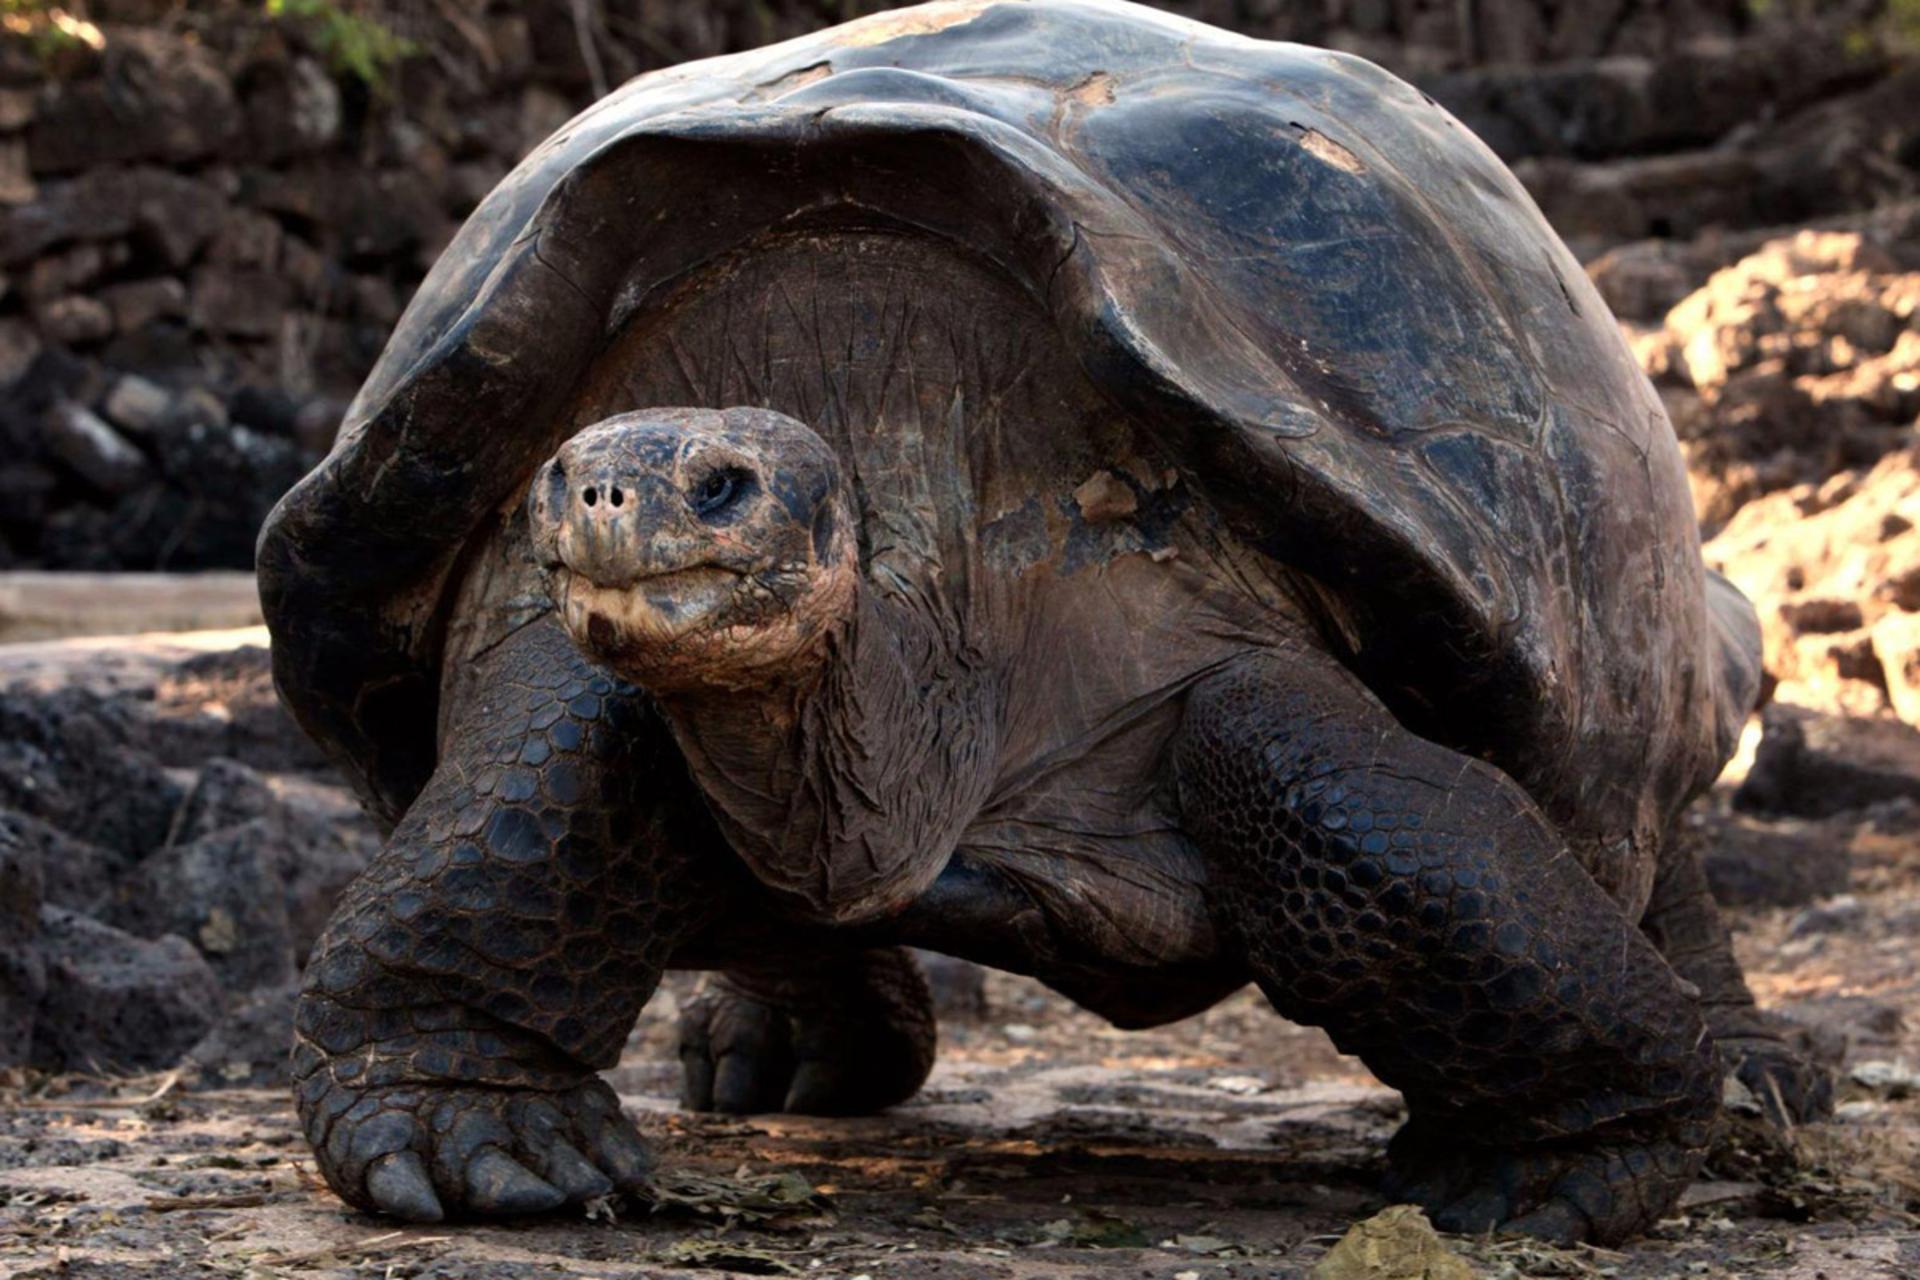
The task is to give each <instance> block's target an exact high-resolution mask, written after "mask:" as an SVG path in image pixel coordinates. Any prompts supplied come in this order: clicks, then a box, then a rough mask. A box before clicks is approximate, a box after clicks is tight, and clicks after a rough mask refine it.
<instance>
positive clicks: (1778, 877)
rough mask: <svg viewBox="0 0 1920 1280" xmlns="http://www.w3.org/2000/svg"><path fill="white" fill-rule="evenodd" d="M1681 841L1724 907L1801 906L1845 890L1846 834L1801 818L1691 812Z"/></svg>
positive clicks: (1718, 809) (1709, 809) (1713, 808)
mask: <svg viewBox="0 0 1920 1280" xmlns="http://www.w3.org/2000/svg"><path fill="white" fill-rule="evenodd" d="M1680 835H1681V839H1682V840H1684V841H1686V842H1687V843H1688V844H1689V845H1691V846H1692V847H1693V848H1694V849H1695V850H1696V851H1697V853H1698V856H1699V858H1700V863H1701V866H1702V868H1703V869H1704V870H1705V871H1706V875H1707V885H1708V887H1709V888H1711V889H1712V890H1713V897H1714V900H1715V901H1716V902H1718V903H1719V904H1720V905H1721V906H1723V907H1736V908H1743V909H1744V908H1768V907H1798V906H1804V905H1806V904H1807V903H1810V902H1813V901H1816V900H1817V899H1820V898H1825V897H1830V896H1832V895H1834V894H1838V893H1843V892H1845V891H1846V888H1847V873H1848V856H1847V836H1848V832H1847V831H1846V830H1844V829H1836V828H1835V827H1834V826H1833V825H1832V824H1829V823H1824V822H1816V821H1810V820H1807V819H1803V818H1784V817H1772V818H1769V819H1766V820H1764V821H1763V820H1761V819H1758V818H1755V817H1753V816H1751V815H1750V814H1745V813H1735V812H1730V811H1728V810H1727V809H1725V808H1724V807H1722V806H1718V805H1703V806H1700V807H1698V808H1696V809H1694V810H1692V811H1690V812H1689V813H1688V814H1687V816H1686V818H1685V819H1684V820H1683V822H1682V824H1681V829H1680Z"/></svg>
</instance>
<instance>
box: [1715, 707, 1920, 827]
mask: <svg viewBox="0 0 1920 1280" xmlns="http://www.w3.org/2000/svg"><path fill="white" fill-rule="evenodd" d="M1761 719H1762V723H1763V725H1764V732H1763V733H1762V736H1761V738H1760V746H1759V748H1758V750H1757V751H1756V752H1755V753H1754V759H1753V767H1752V768H1751V769H1750V770H1749V771H1748V773H1747V777H1746V780H1745V781H1744V782H1742V783H1741V784H1740V788H1739V790H1738V791H1736V792H1735V793H1734V798H1733V803H1734V807H1735V808H1736V809H1740V810H1742V811H1745V812H1749V813H1763V814H1789V815H1793V816H1796V817H1805V818H1825V817H1831V816H1833V815H1835V814H1840V813H1845V812H1848V811H1850V810H1857V809H1865V808H1868V807H1870V806H1873V805H1876V804H1881V803H1884V802H1887V801H1892V800H1908V801H1916V800H1920V730H1916V729H1914V728H1913V727H1911V726H1909V725H1906V724H1902V723H1901V722H1899V721H1897V720H1892V719H1869V718H1865V717H1858V716H1830V715H1822V714H1820V713H1819V712H1816V711H1811V710H1808V709H1807V708H1804V707H1795V706H1790V705H1786V704H1781V703H1775V704H1774V705H1773V706H1770V707H1768V708H1767V709H1766V711H1765V712H1763V713H1762V717H1761Z"/></svg>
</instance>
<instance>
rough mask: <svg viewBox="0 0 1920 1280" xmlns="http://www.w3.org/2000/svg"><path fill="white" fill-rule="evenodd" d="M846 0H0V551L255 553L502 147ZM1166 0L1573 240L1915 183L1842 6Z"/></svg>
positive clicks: (1766, 216)
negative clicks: (1284, 54) (1408, 137)
mask: <svg viewBox="0 0 1920 1280" xmlns="http://www.w3.org/2000/svg"><path fill="white" fill-rule="evenodd" d="M875 7H881V6H876V5H874V4H872V3H871V0H865V2H864V3H862V2H859V0H856V3H854V4H851V5H849V4H844V3H840V2H839V0H713V2H710V3H662V2H660V0H590V2H589V3H586V4H584V5H575V4H572V3H558V2H555V0H535V3H531V4H506V3H495V2H491V0H433V2H431V3H429V2H428V0H380V2H379V3H373V2H371V0H368V2H366V3H360V2H357V0H271V2H269V0H250V2H247V3H242V2H240V0H190V2H188V3H178V2H167V0H99V2H98V3H92V4H89V5H81V4H79V3H78V2H77V0H76V3H75V4H74V6H73V11H72V13H68V12H66V11H61V10H56V9H53V8H51V7H49V4H48V2H47V0H19V3H18V4H17V5H16V6H14V7H13V8H10V9H9V10H8V12H9V14H11V15H12V16H11V17H10V18H9V19H8V24H9V25H8V27H7V29H6V30H5V31H4V33H0V268H4V278H3V283H0V388H4V391H0V567H4V566H8V565H43V566H47V567H74V568H157V567H165V568H192V567H201V566H228V567H238V568H244V567H247V566H249V565H250V563H251V554H252V543H253V535H254V531H255V529H256V528H257V527H258V524H259V522H260V520H261V518H262V517H263V516H264V514H265V512H266V511H267V510H268V508H269V507H270V506H271V504H272V502H273V501H274V499H275V498H276V497H277V496H278V494H279V493H281V492H282V491H283V490H284V489H285V488H286V486H287V485H288V484H290V483H292V481H293V480H294V479H296V478H297V477H298V476H299V475H300V474H301V473H302V472H303V471H304V470H305V469H306V468H307V467H308V466H310V465H311V464H312V463H313V462H314V461H315V460H316V459H317V458H318V457H319V455H320V454H321V452H323V451H324V449H325V447H326V444H327V442H328V440H329V439H330V437H331V434H332V431H333V429H334V426H335V424H336V423H337V422H338V420H339V417H340V414H341V412H342V411H343V409H344V405H345V401H346V399H347V398H348V397H350V396H351V394H352V392H353V390H354V388H355V387H356V386H357V385H358V383H359V381H360V379H361V378H362V377H363V376H364V374H365V372H366V370H367V369H368V367H369V366H370V364H371V362H372V360H373V358H374V357H375V355H376V354H377V353H378V351H379V349H380V346H381V344H382V342H383V341H384V339H385V336H386V333H387V332H388V330H389V329H390V328H391V326H392V324H393V322H394V320H395V319H396V318H397V317H398V315H399V312H400V309H401V308H402V307H403V306H404V304H405V302H406V300H407V298H408V296H409V294H410V292H411V290H412V289H413V288H414V286H415V285H416V284H417V282H418V281H419V279H420V277H421V276H422V274H423V273H424V272H425V270H426V268H427V267H428V265H429V264H430V263H431V262H432V260H433V258H434V256H435V255H436V254H437V253H438V252H439V250H440V248H441V247H442V246H443V245H444V244H445V243H446V242H447V240H448V238H449V237H450V236H451V234H452V232H453V230H454V229H455V228H456V227H457V226H458V225H459V222H460V220H461V219H462V218H463V217H465V216H466V214H467V213H468V212H470V211H471V210H472V208H473V207H474V205H475V204H476V203H477V202H478V201H479V199H480V198H481V197H482V196H484V194H485V193H486V192H487V191H488V190H489V189H490V188H491V186H492V185H493V184H494V183H495V182H496V181H497V180H498V179H499V178H500V177H501V176H502V175H503V174H504V173H505V172H506V171H507V169H508V168H509V167H510V166H511V165H512V164H513V163H514V161H515V160H516V159H517V158H518V157H519V156H520V155H522V154H523V153H524V152H525V151H526V150H527V149H528V148H530V147H531V146H532V145H533V144H535V143H536V142H538V141H539V140H540V139H542V138H543V137H545V136H546V135H547V134H548V133H549V132H550V131H552V130H553V129H554V128H555V127H557V126H558V125H559V124H560V123H562V122H563V121H564V120H566V119H567V118H568V117H569V116H570V115H571V114H572V113H573V112H574V111H576V110H577V109H578V108H579V107H581V106H582V105H584V104H585V103H587V102H589V101H591V100H592V99H593V98H594V97H596V96H598V94H599V93H600V92H601V91H603V90H604V88H605V87H606V86H609V85H613V84H617V83H619V82H620V81H622V80H624V79H626V78H627V77H629V76H631V75H634V74H638V73H640V72H642V71H645V70H648V69H651V68H654V67H658V66H662V65H666V64H668V63H672V62H677V61H681V60H684V59H687V58H695V57H704V56H708V55H712V54H716V53H722V52H727V51H731V50H735V49H740V48H745V47H750V46H754V45H758V44H763V43H766V42H767V41H769V40H774V39H780V38H784V37H787V36H792V35H797V34H800V33H802V32H805V31H808V30H811V29H814V28H816V27H819V26H822V25H826V24H827V23H829V22H833V21H838V20H840V19H841V18H843V17H846V16H849V15H850V14H851V13H852V12H855V11H858V10H860V9H863V8H867V9H870V8H875ZM1167 7H1169V8H1174V9H1177V10H1179V11H1181V12H1183V13H1187V14H1189V15H1191V16H1194V17H1197V18H1200V19H1202V20H1205V21H1208V22H1213V23H1216V24H1219V25H1223V26H1228V27H1232V28H1235V29H1238V30H1241V31H1245V32H1248V33H1250V34H1254V35H1259V36H1265V37H1270V38H1285V39H1300V40H1307V41H1313V42H1318V43H1324V44H1328V45H1332V46H1335V47H1340V48H1345V49H1349V50H1352V51H1355V52H1359V53H1363V54H1365V55H1367V56H1370V57H1373V58H1376V59H1377V60H1379V61H1382V62H1384V63H1386V64H1387V65H1389V66H1391V67H1392V68H1394V69H1395V70H1398V71H1400V72H1402V73H1403V74H1407V75H1409V76H1411V77H1413V78H1414V79H1416V80H1417V81H1418V82H1419V83H1421V84H1422V85H1423V86H1425V87H1426V88H1427V89H1428V90H1429V91H1430V92H1431V93H1433V94H1434V95H1435V96H1436V97H1437V98H1438V99H1439V100H1440V101H1442V102H1443V103H1445V104H1446V105H1447V106H1449V107H1450V108H1451V109H1453V110H1454V111H1455V112H1456V113H1458V114H1459V115H1461V116H1462V118H1463V119H1465V120H1466V121H1467V122H1468V123H1469V124H1470V125H1471V126H1472V127H1473V128H1475V129H1476V130H1477V131H1479V132H1480V133H1481V134H1482V136H1483V137H1485V138H1487V140H1488V141H1489V142H1490V144H1491V145H1493V146H1494V148H1495V149H1496V150H1497V151H1499V152H1500V153H1501V154H1502V155H1503V156H1504V157H1506V158H1507V159H1508V160H1509V161H1511V162H1513V163H1514V164H1515V165H1516V167H1517V168H1518V170H1519V171H1520V173H1521V174H1522V176H1523V178H1524V179H1525V180H1526V181H1527V182H1528V183H1529V185H1530V186H1531V187H1532V189H1533V190H1535V192H1536V193H1537V194H1538V197H1539V198H1540V199H1541V201H1542V203H1543V205H1544V207H1545V208H1546V209H1547V211H1548V213H1549V215H1550V216H1552V217H1553V218H1554V219H1555V221H1556V223H1557V224H1558V225H1559V226H1560V227H1561V228H1562V230H1563V231H1564V232H1565V233H1567V234H1568V235H1569V236H1570V238H1571V239H1572V240H1573V241H1574V243H1575V246H1576V248H1577V249H1579V250H1581V251H1582V252H1583V253H1584V254H1586V255H1589V256H1591V255H1593V254H1597V253H1599V252H1600V251H1602V250H1604V249H1606V248H1607V247H1609V246H1611V245H1613V244H1616V243H1618V242H1621V241H1626V240H1633V239H1636V238H1639V237H1645V236H1651V235H1665V236H1681V237H1688V236H1693V235H1696V234H1699V233H1701V232H1704V231H1706V230H1708V229H1710V228H1714V227H1736V228H1738V227H1751V226H1765V225H1769V224H1777V223H1783V222H1789V221H1796V220H1799V219H1802V218H1806V217H1811V216H1814V215H1817V214H1821V213H1830V212H1838V211H1842V210H1846V209H1851V208H1858V207H1863V206H1865V205H1868V204H1873V203H1875V202H1878V201H1881V200H1883V199H1886V198H1888V197H1890V196H1895V195H1901V194H1906V193H1909V192H1911V191H1912V189H1913V188H1914V186H1915V161H1916V158H1920V146H1917V145H1916V142H1915V138H1916V136H1920V75H1917V74H1916V73H1915V72H1913V71H1911V70H1903V69H1902V68H1901V66H1900V64H1899V62H1898V60H1897V58H1895V57H1892V56H1890V55H1889V53H1888V52H1887V49H1886V42H1885V41H1884V40H1882V39H1881V35H1882V26H1883V20H1882V19H1881V18H1880V17H1878V16H1877V15H1878V8H1877V6H1876V5H1875V4H1873V3H1868V2H1865V0H1843V2H1842V3H1838V4H1825V5H1821V6H1818V8H1817V10H1816V9H1815V8H1814V7H1812V6H1804V7H1799V8H1796V6H1794V5H1792V4H1789V3H1786V2H1785V0H1774V2H1773V3H1770V4H1766V5H1756V4H1754V3H1752V2H1751V0H1674V2H1671V3H1659V2H1657V0H1294V2H1291V3H1289V2H1285V0H1178V2H1176V3H1173V4H1170V5H1168V6H1167ZM1762 9H1763V10H1764V11H1765V15H1766V16H1765V17H1764V18H1759V17H1756V16H1755V10H1762Z"/></svg>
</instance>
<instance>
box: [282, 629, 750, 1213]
mask: <svg viewBox="0 0 1920 1280" xmlns="http://www.w3.org/2000/svg"><path fill="white" fill-rule="evenodd" d="M484 661H485V663H486V664H487V667H488V669H487V670H485V671H483V672H481V673H480V675H481V677H482V678H481V679H479V680H478V681H477V682H476V683H475V685H474V686H473V687H474V688H475V689H477V690H479V691H480V692H479V693H478V694H477V695H476V701H475V705H471V706H468V707H466V708H464V709H462V712H461V713H460V715H459V716H457V717H456V720H455V723H454V727H453V729H452V731H451V732H450V734H449V735H448V741H447V745H446V749H445V751H444V754H443V758H442V760H441V761H440V765H439V767H438V769H437V770H436V771H435V773H434V775H433V778H432V780H431V782H429V783H428V785H427V787H426V789H425V790H424V791H422V792H421V794H420V796H419V798H418V799H417V800H416V801H415V802H414V804H413V807H412V808H411V809H409V810H408V811H407V814H406V816H405V817H404V818H403V819H402V820H401V822H400V824H399V826H398V827H397V828H396V829H395V830H394V832H393V835H392V837H391V838H390V839H389V840H388V841H387V843H386V846H385V848H384V849H383V850H382V851H381V853H380V854H379V856H378V857H377V858H375V860H374V861H373V863H372V865H370V866H369V867H368V868H367V870H366V871H365V872H364V873H363V874H362V875H361V876H360V878H359V879H358V880H357V881H356V882H355V883H354V884H353V885H352V886H351V887H350V888H349V889H348V890H347V892H346V893H345V894H344V895H343V897H342V899H341V901H340V903H339V906H338V907H337V908H336V910H335V913H334V916H333V919H332V921H331V923H330V924H329V925H328V927H327V930H326V934H325V936H324V937H323V938H322V939H321V940H320V942H319V944H318V946H317V947H316V948H315V950H314V954H313V958H312V962H311V964H310V965H309V967H308V969H307V975H306V985H305V990H304V992H303V994H302V996H301V998H300V1004H299V1011H298V1014H297V1017H296V1032H295V1044H294V1051H293V1075H294V1081H295V1097H296V1100H297V1102H298V1106H299V1112H300V1118H301V1121H302V1123H303V1125H304V1126H305V1128H306V1132H307V1136H308V1138H309V1139H310V1140H311V1142H312V1143H313V1147H314V1151H315V1153H316V1155H317V1157H318V1161H319V1166H320V1170H321V1172H322V1173H323V1174H324V1175H325V1176H326V1178H327V1181H328V1182H329V1183H330V1184H331V1185H332V1187H333V1188H334V1190H335V1191H337V1192H338V1193H339V1194H340V1195H341V1197H342V1198H344V1199H345V1200H347V1201H348V1202H349V1203H351V1204H353V1205H356V1206H358V1207H360V1208H363V1209H377V1210H383V1211H385V1212H387V1213H391V1214H393V1215H395V1216H397V1217H401V1218H406V1219H410V1220H414V1221H434V1220H437V1219H439V1218H440V1217H442V1216H443V1215H445V1214H462V1213H467V1214H511V1213H528V1212H539V1211H542V1210H546V1209H551V1208H554V1207H556V1206H557V1205H559V1204H561V1203H564V1202H567V1201H574V1202H578V1201H581V1200H585V1199H588V1198H591V1197H593V1196H596V1195H599V1194H602V1193H604V1192H606V1191H609V1190H612V1189H614V1188H615V1187H616V1186H618V1187H620V1188H621V1189H624V1190H630V1191H633V1190H638V1189H640V1187H641V1186H642V1184H643V1180H644V1178H645V1176H646V1174H647V1172H648V1164H649V1162H648V1158H647V1153H646V1150H645V1148H644V1147H643V1146H642V1144H641V1142H640V1139H639V1137H638V1135H637V1134H636V1133H635V1132H634V1131H633V1129H632V1127H631V1125H630V1124H629V1122H628V1121H627V1120H626V1119H625V1118H624V1117H623V1116H622V1115H621V1112H620V1107H619V1104H618V1102H617V1100H616V1099H615V1097H614V1095H613V1093H612V1091H611V1090H609V1089H608V1088H607V1087H606V1085H605V1084H604V1083H602V1082H601V1081H600V1080H599V1079H598V1077H597V1076H596V1075H595V1074H594V1073H595V1071H596V1070H597V1069H599V1068H603V1067H608V1066H611V1065H613V1063H614V1062H615V1060H616V1059H617V1057H618V1055H619V1052H620V1047H621V1045H622V1043H623V1042H624V1040H625V1038H626V1035H627V1032H628V1030H629V1029H630V1028H631V1027H632V1025H633V1021H634V1019H635V1017H636V1016H637V1015H638V1014H639V1012H640V1008H641V1006H642V1005H643V1004H645V1003H646V1000H647V998H648V997H649V996H650V995H651V994H652V993H653V990H654V987H655V986H656V985H657V983H658V981H659V977H660V973H661V970H662V968H663V967H664V965H665V963H666V959H667V957H668V955H669V953H670V952H671V951H672V949H673V947H674V946H675V944H676V943H677V942H679V941H680V940H682V939H684V938H686V937H687V936H689V935H690V934H691V933H692V932H693V931H694V930H695V929H696V928H698V926H699V924H700V922H701V921H702V920H703V919H704V918H705V916H706V915H707V914H709V913H710V912H711V911H712V910H714V909H715V908H716V907H717V905H718V900H719V898H720V897H721V892H720V890H719V889H718V888H717V887H716V886H715V885H714V884H713V883H712V881H711V879H708V880H703V879H702V875H701V872H700V869H699V866H698V865H697V859H696V858H695V857H694V856H693V855H696V854H698V853H700V852H701V851H702V850H706V851H708V852H709V857H708V858H707V859H705V862H706V864H707V865H708V866H712V865H715V864H716V862H718V861H720V860H718V859H716V858H714V857H713V856H711V851H712V850H714V849H715V848H716V847H717V843H716V842H717V836H714V835H712V834H711V829H710V827H709V826H708V825H707V819H706V818H705V814H704V811H703V810H701V808H700V806H699V802H698V800H697V799H696V798H694V793H693V790H692V786H691V783H690V782H688V780H687V778H686V774H685V770H684V766H682V765H681V764H680V762H679V756H678V754H677V753H676V752H674V750H673V748H672V744H671V740H670V738H669V737H668V735H667V733H666V731H665V729H664V728H663V727H662V726H661V725H660V723H659V722H658V720H657V719H655V717H654V712H653V711H652V710H651V707H650V705H649V704H648V703H647V702H646V700H645V699H644V697H643V696H642V695H640V694H639V693H638V692H637V691H636V690H633V689H632V688H631V687H629V686H624V685H620V684H617V683H616V682H614V681H612V680H610V679H609V678H608V677H607V676H605V675H604V674H603V673H601V672H600V671H598V670H597V669H595V668H593V667H592V666H590V665H588V664H587V663H586V662H585V661H584V660H583V659H582V658H581V657H580V656H579V654H578V653H577V652H576V651H575V650H574V648H573V646H572V645H571V644H569V643H568V642H567V639H566V637H565V636H564V635H563V634H562V632H561V631H560V629H559V628H558V627H557V626H556V625H554V624H553V623H552V622H551V621H542V622H540V623H536V624H534V625H533V626H530V627H527V628H525V629H523V630H522V631H520V632H519V633H517V634H516V635H514V636H513V637H511V638H510V639H509V640H508V641H507V642H505V643H504V644H502V645H501V646H500V647H499V648H497V649H496V650H494V651H493V652H492V653H491V654H489V655H488V656H487V657H486V658H485V659H484Z"/></svg>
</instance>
